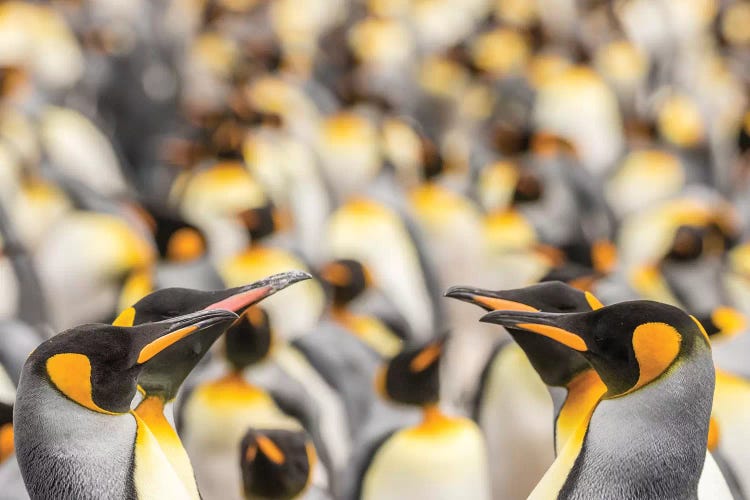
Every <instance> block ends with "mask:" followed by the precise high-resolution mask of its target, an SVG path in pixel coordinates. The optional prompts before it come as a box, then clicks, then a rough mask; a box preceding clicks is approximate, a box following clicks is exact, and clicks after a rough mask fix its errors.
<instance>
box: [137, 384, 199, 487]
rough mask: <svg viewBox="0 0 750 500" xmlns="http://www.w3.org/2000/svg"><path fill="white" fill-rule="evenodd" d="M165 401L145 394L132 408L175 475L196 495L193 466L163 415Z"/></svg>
mask: <svg viewBox="0 0 750 500" xmlns="http://www.w3.org/2000/svg"><path fill="white" fill-rule="evenodd" d="M166 404H167V402H166V401H165V400H164V399H163V398H162V397H160V396H156V395H150V394H146V395H145V396H144V398H143V400H142V401H141V402H140V404H139V405H138V406H137V407H136V409H135V410H134V413H135V414H136V415H138V416H139V417H140V418H141V420H142V421H143V423H144V424H146V427H148V428H149V430H150V431H151V433H152V434H153V435H154V437H155V438H156V440H157V442H158V443H159V447H160V448H161V449H162V451H163V452H164V455H165V456H166V457H167V460H169V463H170V464H171V465H172V468H173V469H174V471H175V473H176V474H177V476H178V477H179V478H180V480H181V481H182V482H183V484H184V485H185V487H186V489H187V490H188V491H191V492H192V493H194V497H195V498H197V497H198V486H197V484H196V482H195V474H194V472H193V466H192V465H191V464H190V458H189V457H188V454H187V452H186V451H185V448H184V447H183V445H182V441H181V440H180V437H179V436H178V435H177V432H176V431H175V430H174V427H172V425H171V424H170V423H169V421H168V420H167V417H166V415H165V410H166Z"/></svg>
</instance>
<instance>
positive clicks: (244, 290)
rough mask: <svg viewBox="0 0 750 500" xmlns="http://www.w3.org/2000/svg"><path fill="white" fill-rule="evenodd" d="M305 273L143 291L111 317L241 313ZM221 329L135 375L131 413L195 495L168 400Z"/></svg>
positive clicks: (126, 321) (122, 321)
mask: <svg viewBox="0 0 750 500" xmlns="http://www.w3.org/2000/svg"><path fill="white" fill-rule="evenodd" d="M309 278H310V275H309V274H307V273H304V272H300V271H291V272H287V273H281V274H277V275H274V276H270V277H268V278H266V279H263V280H260V281H256V282H255V283H251V284H249V285H246V286H242V287H238V288H231V289H229V290H219V291H214V292H205V291H199V290H189V289H184V288H165V289H162V290H159V291H156V292H154V293H152V294H150V295H147V296H146V297H144V298H143V299H141V300H139V301H138V302H136V303H135V304H134V305H133V306H132V307H129V308H127V309H125V310H124V311H123V312H122V313H121V314H120V316H118V318H117V319H116V320H115V322H114V324H115V326H133V325H141V324H144V323H147V322H154V321H161V320H164V319H169V318H170V317H172V316H174V315H175V314H186V313H191V312H196V311H201V310H204V311H205V310H211V309H226V310H230V311H233V312H234V313H236V314H242V313H243V312H244V311H245V310H246V309H247V308H248V307H250V306H251V305H253V304H256V303H258V302H260V301H261V300H263V299H265V298H267V297H269V296H271V295H273V294H274V293H276V292H278V291H280V290H283V289H284V288H286V287H288V286H290V285H292V284H294V283H297V282H299V281H302V280H305V279H309ZM222 333H223V332H222V331H220V330H215V331H214V332H213V334H212V335H211V336H207V335H204V336H203V342H201V343H200V344H196V345H186V346H184V347H182V348H175V347H173V348H171V349H169V350H168V351H167V352H165V353H163V354H161V355H159V356H158V359H156V360H154V361H152V362H151V363H150V364H149V365H148V366H147V367H145V368H144V369H143V372H142V373H141V376H140V377H139V379H138V385H139V390H140V391H141V393H142V396H143V398H142V400H141V402H140V403H139V404H138V406H137V407H136V409H135V413H136V414H137V415H138V416H139V417H140V418H141V419H142V420H143V422H144V423H145V424H146V425H147V426H148V428H149V429H150V430H151V431H152V432H153V433H154V436H155V437H156V439H157V441H158V442H159V446H160V447H161V448H162V451H163V452H164V453H165V455H166V457H167V459H168V460H169V462H170V463H171V464H172V467H173V468H174V469H175V472H176V473H177V474H178V476H180V479H181V480H182V481H183V483H184V484H185V487H186V488H187V489H189V490H190V491H191V492H193V493H195V494H196V495H197V493H198V487H197V486H196V481H195V477H194V473H193V467H192V465H191V463H190V459H189V458H188V454H187V452H186V451H185V449H184V447H183V445H182V441H181V440H180V438H179V436H178V435H177V432H176V431H175V430H174V428H173V427H172V425H171V424H170V421H172V420H173V418H172V407H171V403H172V402H173V400H174V399H175V398H176V396H177V391H178V390H179V389H180V386H181V385H182V383H183V381H184V380H185V378H186V377H187V376H188V374H189V373H190V371H191V370H192V369H193V368H194V367H195V365H196V364H197V363H198V362H199V361H200V360H201V359H203V356H204V355H205V354H206V353H207V352H208V350H209V349H210V348H211V346H212V345H213V343H214V341H216V339H218V337H219V336H220V335H221V334H222Z"/></svg>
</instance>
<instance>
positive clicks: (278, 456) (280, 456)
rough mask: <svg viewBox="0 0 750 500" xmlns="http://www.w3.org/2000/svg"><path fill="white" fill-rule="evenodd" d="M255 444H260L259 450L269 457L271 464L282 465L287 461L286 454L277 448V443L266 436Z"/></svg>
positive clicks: (259, 437) (260, 437)
mask: <svg viewBox="0 0 750 500" xmlns="http://www.w3.org/2000/svg"><path fill="white" fill-rule="evenodd" d="M255 442H256V443H258V450H260V452H261V453H263V454H264V455H265V456H267V457H268V459H269V460H270V461H271V462H273V463H275V464H277V465H281V464H283V463H284V462H285V461H286V457H285V456H284V452H283V451H281V450H280V449H279V447H278V446H276V443H274V442H273V441H271V440H270V439H268V438H267V437H266V436H258V437H257V438H256V439H255Z"/></svg>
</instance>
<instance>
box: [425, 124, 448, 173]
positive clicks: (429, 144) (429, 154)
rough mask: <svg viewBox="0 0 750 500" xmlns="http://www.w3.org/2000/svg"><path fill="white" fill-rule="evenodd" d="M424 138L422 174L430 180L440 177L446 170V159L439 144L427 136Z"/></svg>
mask: <svg viewBox="0 0 750 500" xmlns="http://www.w3.org/2000/svg"><path fill="white" fill-rule="evenodd" d="M421 140H422V175H423V177H424V180H426V181H429V180H432V179H434V178H436V177H439V176H440V175H441V174H442V173H443V172H444V171H445V160H444V159H443V155H442V154H441V153H440V149H439V148H438V146H437V145H436V144H435V143H434V142H433V141H432V140H430V139H429V138H427V137H426V136H424V135H423V136H422V137H421Z"/></svg>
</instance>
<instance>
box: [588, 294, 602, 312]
mask: <svg viewBox="0 0 750 500" xmlns="http://www.w3.org/2000/svg"><path fill="white" fill-rule="evenodd" d="M583 294H584V295H585V296H586V302H588V303H589V307H590V308H591V310H592V311H596V310H597V309H601V308H602V307H604V304H602V303H601V302H600V301H599V299H597V298H596V297H595V296H594V294H593V293H591V292H583Z"/></svg>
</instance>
